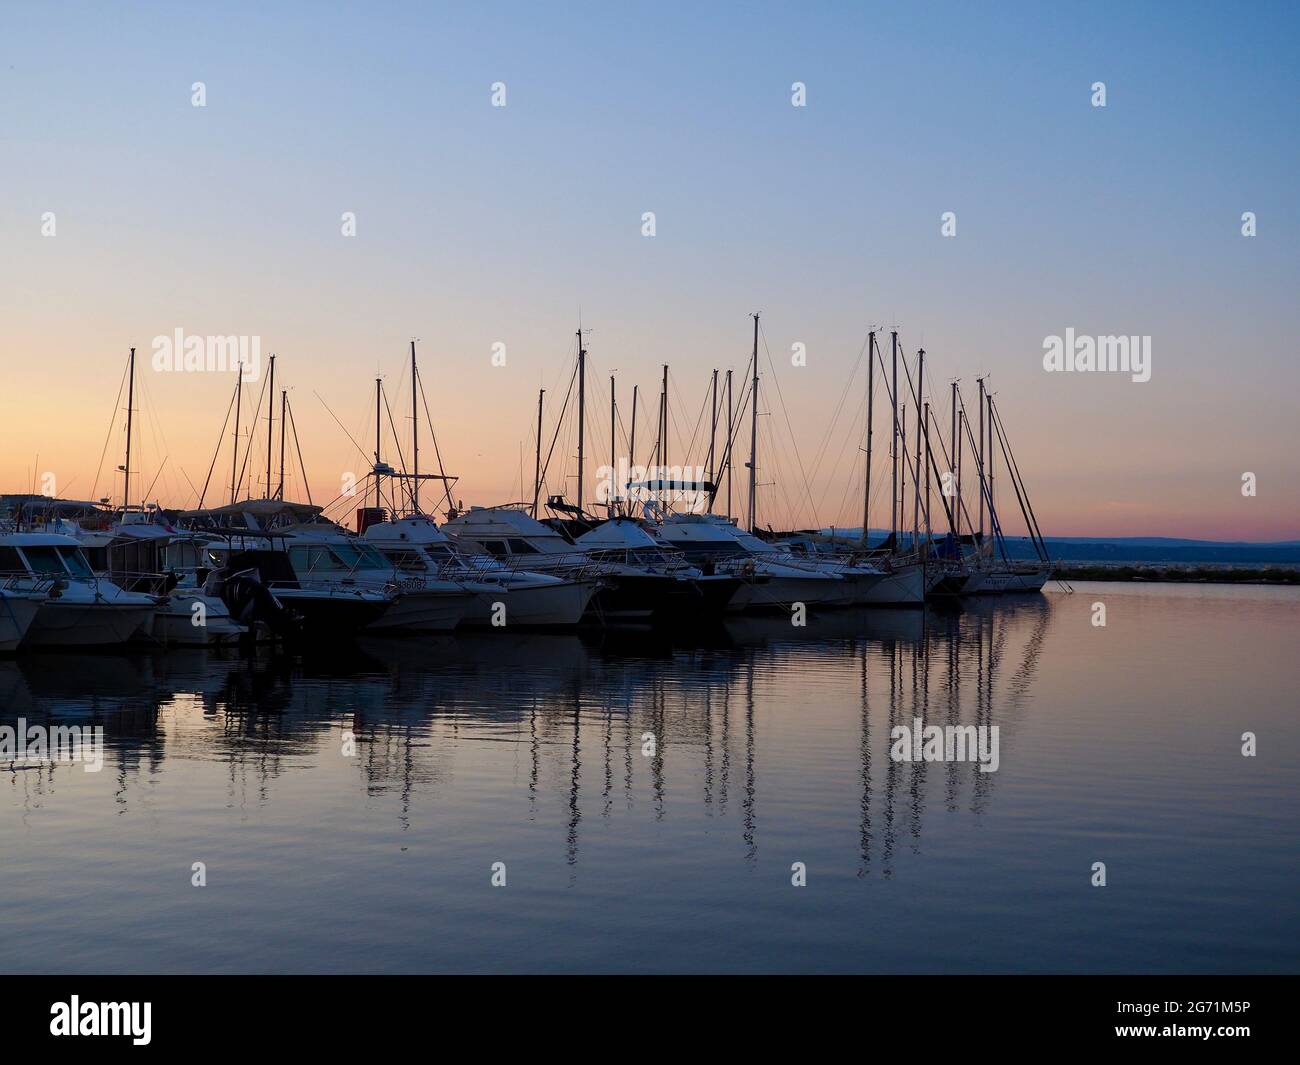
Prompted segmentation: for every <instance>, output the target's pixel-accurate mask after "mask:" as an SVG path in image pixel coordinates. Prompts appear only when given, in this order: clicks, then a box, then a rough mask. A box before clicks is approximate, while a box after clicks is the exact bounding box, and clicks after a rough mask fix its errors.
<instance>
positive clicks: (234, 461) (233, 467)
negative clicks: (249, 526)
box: [230, 379, 243, 506]
mask: <svg viewBox="0 0 1300 1065" xmlns="http://www.w3.org/2000/svg"><path fill="white" fill-rule="evenodd" d="M242 384H243V382H241V381H239V380H238V379H236V381H235V446H234V452H235V453H234V454H233V455H231V456H230V502H231V505H232V506H233V505H234V502H235V494H236V493H237V492H238V491H239V485H238V484H236V483H235V478H236V477H238V476H239V407H240V400H241V399H242V397H243V389H242V388H241V387H240V386H241V385H242Z"/></svg>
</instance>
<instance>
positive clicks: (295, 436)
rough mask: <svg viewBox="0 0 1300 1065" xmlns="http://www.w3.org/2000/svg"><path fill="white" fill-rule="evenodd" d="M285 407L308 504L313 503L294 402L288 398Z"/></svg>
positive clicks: (331, 412)
mask: <svg viewBox="0 0 1300 1065" xmlns="http://www.w3.org/2000/svg"><path fill="white" fill-rule="evenodd" d="M317 398H318V399H319V398H320V397H319V396H318V397H317ZM321 402H322V403H324V402H325V401H324V400H323V399H322V400H321ZM284 409H285V410H286V411H287V412H288V414H289V425H290V426H291V427H292V429H293V449H294V450H295V451H296V452H297V453H298V469H300V470H301V471H302V486H303V488H304V489H305V490H306V492H307V503H308V505H311V483H310V482H309V481H308V480H307V467H306V465H305V464H304V463H303V461H302V443H301V442H300V441H299V440H298V423H297V422H296V421H295V420H294V417H293V404H292V403H289V402H288V401H287V400H286V402H285V405H284ZM325 409H326V410H329V407H328V406H327V407H326V408H325ZM333 413H334V412H333V411H330V414H331V415H333ZM335 421H338V419H337V418H335ZM339 428H341V429H342V428H343V426H342V423H340V425H339ZM343 431H344V432H345V433H346V432H347V430H346V429H343Z"/></svg>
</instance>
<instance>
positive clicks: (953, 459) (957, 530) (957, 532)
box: [948, 381, 961, 555]
mask: <svg viewBox="0 0 1300 1065" xmlns="http://www.w3.org/2000/svg"><path fill="white" fill-rule="evenodd" d="M949 439H950V440H951V441H952V446H951V448H950V452H951V453H950V454H949V456H948V459H949V463H950V464H951V466H952V469H951V470H949V471H948V473H949V475H950V476H951V477H952V479H953V482H954V484H953V486H952V492H953V499H954V500H955V501H956V502H958V503H960V499H961V497H960V496H959V495H958V493H959V492H960V490H961V483H960V481H958V471H957V382H956V381H953V383H952V428H951V431H950V434H949ZM954 511H955V514H956V520H955V523H954V525H953V530H952V534H953V536H955V537H957V538H959V539H960V537H961V507H960V506H957V507H955V508H954ZM960 553H961V551H960V548H959V549H958V554H959V555H960Z"/></svg>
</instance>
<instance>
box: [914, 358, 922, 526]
mask: <svg viewBox="0 0 1300 1065" xmlns="http://www.w3.org/2000/svg"><path fill="white" fill-rule="evenodd" d="M924 393H925V348H918V349H917V352H916V396H917V407H916V465H915V466H913V467H912V491H913V496H914V498H913V500H912V550H913V551H919V550H920V543H921V433H922V432H923V425H924V423H923V422H922V420H921V419H922V418H923V417H924V413H923V411H922V410H921V406H920V398H921V396H922V395H923V394H924Z"/></svg>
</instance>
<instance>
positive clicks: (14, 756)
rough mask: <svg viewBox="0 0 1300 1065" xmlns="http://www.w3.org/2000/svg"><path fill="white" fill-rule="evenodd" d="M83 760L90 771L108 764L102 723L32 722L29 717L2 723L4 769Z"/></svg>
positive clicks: (1, 762) (1, 760) (0, 742)
mask: <svg viewBox="0 0 1300 1065" xmlns="http://www.w3.org/2000/svg"><path fill="white" fill-rule="evenodd" d="M78 762H80V763H81V764H82V766H83V768H84V769H85V770H86V772H87V773H98V772H99V771H100V770H101V769H103V768H104V727H103V726H102V725H95V726H93V727H92V726H90V725H55V726H53V727H52V728H46V727H45V726H44V725H28V724H27V719H26V718H25V717H20V718H19V719H18V721H17V723H16V724H13V725H0V769H10V770H13V769H25V768H28V767H29V766H38V765H56V764H60V763H68V764H72V765H75V764H76V763H78Z"/></svg>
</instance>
